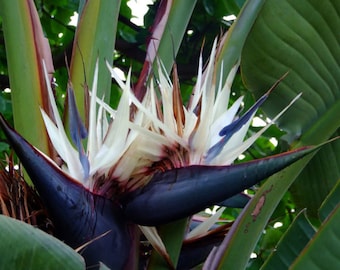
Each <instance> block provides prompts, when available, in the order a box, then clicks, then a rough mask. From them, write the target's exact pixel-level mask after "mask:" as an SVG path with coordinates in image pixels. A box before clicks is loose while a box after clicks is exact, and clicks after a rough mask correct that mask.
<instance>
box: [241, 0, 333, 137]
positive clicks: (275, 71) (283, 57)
mask: <svg viewBox="0 0 340 270" xmlns="http://www.w3.org/2000/svg"><path fill="white" fill-rule="evenodd" d="M339 12H340V4H339V2H338V1H333V0H327V1H322V3H321V2H320V1H314V0H301V1H294V0H288V1H276V0H269V1H266V4H265V5H264V6H263V9H262V10H261V12H260V14H259V16H258V18H257V20H256V22H255V24H254V27H253V29H252V31H251V33H250V35H249V36H248V38H247V41H246V46H245V47H244V50H243V53H242V63H241V68H242V73H243V78H244V80H245V83H246V84H247V86H248V87H249V88H250V89H251V90H252V91H253V92H254V94H255V96H261V95H262V94H263V93H264V92H265V90H266V89H267V88H268V87H269V86H270V85H272V84H273V83H274V82H275V81H276V80H277V79H278V78H280V77H281V76H282V74H284V73H286V72H287V71H288V72H289V75H288V76H287V78H286V79H285V80H284V81H283V82H282V83H280V85H279V86H278V88H277V89H276V90H275V91H274V92H273V94H272V95H271V98H270V99H269V102H268V103H266V104H265V105H264V106H263V109H264V111H265V112H266V113H267V114H268V115H269V117H273V115H275V114H276V113H277V112H278V111H280V110H281V109H282V108H283V107H284V106H285V104H287V102H288V101H289V100H290V99H292V97H294V96H296V95H297V94H298V93H300V92H302V93H303V95H302V97H301V98H300V100H299V101H298V102H297V103H296V104H294V106H293V108H292V109H290V110H289V112H287V113H286V114H285V116H283V117H281V118H280V120H279V121H278V123H279V124H280V126H281V127H283V128H284V129H285V130H287V131H288V132H289V134H288V135H289V136H290V140H293V139H296V137H297V136H300V135H301V134H303V132H305V131H306V130H308V129H311V127H312V126H313V125H314V124H315V121H318V120H320V119H321V117H322V116H326V114H327V112H330V111H331V110H333V107H334V106H335V105H336V103H337V100H338V99H339V97H340V91H339V84H340V70H339V68H338V66H339V65H338V63H339V55H340V47H339V46H338V44H339V40H340V37H339V35H338V34H337V33H338V30H337V29H338V28H339V26H340V18H339V16H338V14H339ZM334 110H335V108H334ZM334 110H333V111H334ZM336 110H337V111H338V112H339V106H336ZM336 118H337V115H335V114H332V115H328V118H327V119H323V121H328V122H333V121H336ZM319 131H320V130H319ZM315 132H316V130H315ZM321 132H322V131H321ZM333 132H334V131H333ZM313 135H314V136H315V135H316V134H313Z"/></svg>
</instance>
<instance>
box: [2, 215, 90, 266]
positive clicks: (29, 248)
mask: <svg viewBox="0 0 340 270" xmlns="http://www.w3.org/2000/svg"><path fill="white" fill-rule="evenodd" d="M0 230H1V234H0V249H1V260H0V268H1V269H32V270H33V269H51V270H52V269H74V270H76V269H85V262H84V259H83V258H82V257H81V256H80V255H79V254H78V253H77V252H75V251H74V250H73V249H72V248H70V247H69V246H67V245H66V244H64V243H63V242H61V241H60V240H58V239H57V238H55V237H52V236H51V235H48V234H46V233H45V232H43V231H41V230H39V229H36V228H34V227H33V226H30V225H28V224H26V223H24V222H21V221H18V220H15V219H12V218H9V217H6V216H3V215H0Z"/></svg>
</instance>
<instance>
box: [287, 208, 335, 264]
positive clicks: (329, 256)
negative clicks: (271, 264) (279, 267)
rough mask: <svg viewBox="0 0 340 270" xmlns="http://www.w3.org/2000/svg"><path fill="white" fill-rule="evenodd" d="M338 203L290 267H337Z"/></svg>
mask: <svg viewBox="0 0 340 270" xmlns="http://www.w3.org/2000/svg"><path fill="white" fill-rule="evenodd" d="M339 206H340V205H339V204H338V205H337V207H336V208H335V209H334V211H333V212H332V213H331V214H330V215H329V216H328V218H327V219H326V220H325V222H324V223H323V224H322V226H321V227H320V229H319V230H318V232H317V233H316V234H315V236H314V237H313V238H312V240H311V241H310V242H309V243H308V245H307V246H306V247H305V249H304V250H303V251H302V252H301V254H300V256H299V257H298V258H297V259H296V260H295V262H294V263H293V265H292V266H291V268H290V269H292V270H299V269H301V270H302V269H310V270H321V269H338V268H339V265H340V252H339V242H340V230H339V222H340V207H339Z"/></svg>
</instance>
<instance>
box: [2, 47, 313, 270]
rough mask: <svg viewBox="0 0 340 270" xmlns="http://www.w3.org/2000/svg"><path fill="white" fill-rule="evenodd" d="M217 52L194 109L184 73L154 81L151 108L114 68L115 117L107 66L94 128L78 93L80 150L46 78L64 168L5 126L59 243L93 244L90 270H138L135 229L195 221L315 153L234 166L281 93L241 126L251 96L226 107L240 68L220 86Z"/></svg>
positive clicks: (201, 78) (95, 101)
mask: <svg viewBox="0 0 340 270" xmlns="http://www.w3.org/2000/svg"><path fill="white" fill-rule="evenodd" d="M217 49H218V48H217V43H216V42H215V44H214V47H213V49H212V52H211V56H210V60H209V63H208V65H207V68H206V69H205V71H204V72H203V63H202V58H201V59H200V64H199V71H198V76H197V78H198V79H197V84H196V85H195V87H194V90H193V93H192V99H191V101H190V102H189V105H188V106H184V105H183V103H182V100H181V96H180V88H179V84H178V81H177V77H176V73H174V80H173V82H171V81H170V79H169V77H168V76H167V75H166V74H165V73H164V71H163V69H162V68H163V67H162V64H161V63H159V69H158V74H159V75H158V76H159V77H158V78H157V80H156V82H155V83H153V81H151V82H150V84H149V85H148V87H147V88H146V93H145V97H144V99H143V100H142V101H141V102H140V101H139V100H138V99H137V98H136V97H135V96H134V94H133V92H132V89H131V82H130V75H129V74H128V75H127V79H126V82H125V83H124V82H123V81H122V80H120V79H119V77H118V76H117V74H115V72H114V70H113V69H112V68H111V67H110V66H109V65H108V69H109V70H110V72H111V74H112V76H113V77H114V78H115V79H116V81H117V82H118V84H119V85H120V87H121V89H122V97H121V100H120V103H119V105H118V108H117V110H113V109H111V108H110V107H109V105H107V104H106V103H104V102H103V101H102V100H101V99H100V97H97V84H98V65H97V67H96V69H95V74H94V79H93V86H92V88H91V92H90V95H91V99H90V100H91V101H90V106H89V111H88V114H89V115H88V119H89V127H88V129H86V128H85V127H84V125H83V123H82V122H81V119H80V117H79V113H78V111H77V108H76V104H75V101H74V96H73V90H72V89H71V87H69V89H68V100H69V102H68V105H69V127H70V137H71V141H70V140H69V138H68V136H67V135H66V131H65V128H64V125H63V123H62V120H61V118H60V116H59V113H58V109H57V106H56V103H55V100H54V96H53V92H52V89H51V86H50V84H49V78H48V75H47V72H46V69H45V80H46V82H47V88H48V95H49V101H50V104H51V107H52V112H53V120H52V119H51V118H49V117H48V115H47V114H46V112H45V111H44V110H42V116H43V119H44V122H45V125H46V128H47V132H48V134H49V136H50V139H51V142H52V144H53V146H54V147H55V149H56V151H57V153H58V154H59V156H60V158H61V160H62V163H61V164H59V165H58V164H56V163H55V162H53V161H51V160H49V159H48V158H47V157H46V156H44V155H43V154H42V153H41V152H39V151H38V150H37V149H36V148H34V147H33V146H31V145H30V144H29V143H27V142H26V141H25V140H24V139H23V138H22V137H20V136H19V135H18V134H17V133H15V132H14V131H13V130H11V129H10V128H9V127H8V125H7V124H6V123H5V121H4V120H3V119H2V121H1V126H2V128H3V130H4V131H5V133H6V135H7V137H8V139H9V141H10V143H11V145H12V146H13V148H14V149H15V151H16V153H17V154H18V156H19V157H20V160H21V162H22V163H23V165H24V167H25V168H26V170H27V172H28V174H29V175H30V177H31V179H32V181H33V183H34V185H35V187H36V188H37V190H38V191H39V193H40V194H41V196H42V198H43V200H44V201H45V203H46V206H47V208H48V209H49V211H50V214H51V217H52V218H53V220H54V222H55V226H56V230H57V235H58V237H60V238H61V239H62V240H64V241H65V242H66V243H67V244H69V245H70V246H72V247H74V248H76V247H78V246H80V245H82V244H85V243H86V242H89V243H88V244H87V245H86V247H85V249H84V251H83V252H82V254H83V256H84V258H85V260H86V263H87V266H89V267H90V266H94V265H97V264H98V263H99V262H103V263H104V264H106V265H107V266H108V267H111V268H116V269H123V268H126V267H132V265H134V264H135V262H134V261H133V260H131V254H132V253H131V252H133V250H134V249H133V247H135V245H136V241H138V235H136V234H135V232H136V230H135V229H133V227H135V226H136V225H142V226H158V225H162V224H166V223H169V222H172V221H175V220H178V219H183V218H189V217H190V216H191V215H193V214H195V213H196V212H198V211H201V210H203V209H204V208H206V207H208V206H211V205H213V204H219V203H220V202H222V201H225V200H227V199H229V198H231V197H233V196H236V195H237V194H238V193H240V192H242V191H243V190H244V189H246V188H249V187H251V186H253V185H255V184H256V183H258V182H259V181H261V180H262V179H264V178H265V177H267V176H269V175H271V174H273V173H275V172H276V171H278V170H280V169H282V168H284V167H286V166H287V165H289V164H291V163H292V162H294V161H296V160H297V159H299V158H301V157H302V156H304V155H306V154H307V153H309V152H311V149H313V148H306V149H300V150H299V151H294V152H288V153H286V154H281V155H279V156H274V157H271V158H266V159H262V160H258V161H253V162H249V163H244V164H239V165H231V164H232V163H233V161H234V160H235V159H236V158H237V157H238V156H239V155H240V154H242V153H243V152H244V151H245V150H246V149H247V148H249V147H250V146H251V144H252V143H253V142H254V141H255V140H256V139H257V138H258V137H259V136H260V135H261V134H262V133H263V132H264V131H265V130H266V129H267V128H268V127H269V126H270V125H267V126H266V127H264V128H263V129H262V130H261V131H259V132H258V133H256V134H255V135H253V136H251V137H250V138H248V139H246V140H244V137H245V135H246V134H247V130H248V127H249V125H250V122H251V121H252V118H253V117H254V115H255V113H256V111H257V109H258V108H259V106H260V105H261V104H262V103H263V102H264V101H265V100H266V99H267V97H268V95H269V94H270V92H271V91H272V89H270V90H269V91H268V92H267V93H266V94H265V95H264V96H263V97H262V98H260V99H259V100H258V101H257V102H256V103H255V104H254V105H253V106H252V107H251V108H250V109H249V110H248V111H247V112H245V113H244V114H242V115H241V116H239V117H236V115H237V112H238V111H239V108H240V105H241V102H242V97H241V98H239V99H237V101H236V102H235V103H234V104H233V105H232V106H231V107H230V108H228V107H226V104H228V100H229V95H230V92H231V89H230V88H231V84H232V80H233V77H234V75H235V72H236V70H237V67H235V68H234V69H233V70H232V72H231V74H230V75H229V77H228V79H227V80H226V82H225V83H223V82H222V81H220V82H219V83H218V84H217V83H216V68H215V67H216V65H215V58H216V51H217ZM174 70H175V71H174V72H176V69H174ZM216 88H217V90H216V91H215V89H216ZM157 89H158V90H157ZM158 91H159V92H160V98H158V96H157V94H156V93H157V92H158ZM298 97H299V96H297V97H296V98H298ZM294 101H295V99H294V100H293V101H292V103H293V102H294ZM292 103H291V104H292ZM289 106H290V104H289V105H288V106H287V107H286V108H285V109H284V110H283V111H281V112H280V113H279V114H278V115H277V116H276V117H275V118H274V119H273V121H275V120H276V119H277V118H278V117H280V115H281V114H283V113H284V112H285V110H286V109H288V108H289ZM97 107H98V108H97ZM226 108H227V109H226ZM108 117H109V118H108ZM84 139H87V142H86V147H85V148H84V146H83V140H84ZM38 164H40V165H39V166H37V165H38ZM142 230H143V231H144V232H146V235H147V236H148V237H149V239H150V241H151V242H152V243H153V244H154V245H155V246H156V248H157V249H158V250H161V252H162V253H163V254H167V252H166V250H165V247H164V246H163V245H162V243H161V241H160V240H158V241H154V240H152V239H160V238H159V236H158V235H157V231H156V230H154V229H151V228H146V227H142ZM96 238H98V239H96ZM167 260H168V263H169V265H170V266H172V267H175V266H174V265H173V263H172V262H171V260H170V259H169V258H167ZM131 264H132V265H131Z"/></svg>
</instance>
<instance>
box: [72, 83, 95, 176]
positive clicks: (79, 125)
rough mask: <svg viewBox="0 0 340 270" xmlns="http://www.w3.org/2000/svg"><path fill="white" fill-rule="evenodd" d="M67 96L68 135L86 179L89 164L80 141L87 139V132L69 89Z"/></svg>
mask: <svg viewBox="0 0 340 270" xmlns="http://www.w3.org/2000/svg"><path fill="white" fill-rule="evenodd" d="M67 96H68V114H69V121H70V135H71V139H72V141H73V142H74V144H75V145H76V147H77V150H78V153H79V160H80V163H81V165H82V167H83V170H84V178H85V179H86V178H88V176H89V172H90V163H89V160H88V158H87V156H86V155H85V151H84V147H83V144H82V139H85V138H87V130H86V128H85V126H84V124H83V122H82V120H81V118H80V115H79V112H78V109H77V105H76V101H75V98H74V92H73V90H72V88H71V87H68V89H67Z"/></svg>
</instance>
